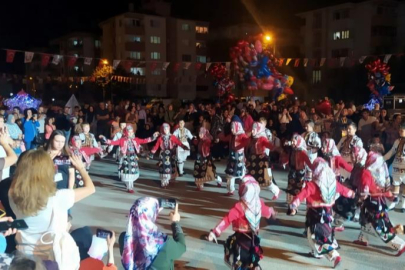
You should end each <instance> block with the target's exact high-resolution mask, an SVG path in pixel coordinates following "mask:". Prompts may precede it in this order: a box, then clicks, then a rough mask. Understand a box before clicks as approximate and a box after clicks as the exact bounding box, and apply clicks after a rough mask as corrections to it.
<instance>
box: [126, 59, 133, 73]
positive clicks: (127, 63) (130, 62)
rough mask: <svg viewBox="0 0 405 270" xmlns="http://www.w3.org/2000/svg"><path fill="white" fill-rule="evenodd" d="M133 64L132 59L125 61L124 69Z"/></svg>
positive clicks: (128, 69)
mask: <svg viewBox="0 0 405 270" xmlns="http://www.w3.org/2000/svg"><path fill="white" fill-rule="evenodd" d="M133 64H134V62H132V61H125V64H124V68H125V70H127V71H130V70H131V67H132V65H133Z"/></svg>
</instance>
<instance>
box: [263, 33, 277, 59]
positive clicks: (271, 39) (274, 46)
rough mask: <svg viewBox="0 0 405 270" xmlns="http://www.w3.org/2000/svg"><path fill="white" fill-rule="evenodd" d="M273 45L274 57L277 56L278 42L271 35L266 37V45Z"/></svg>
mask: <svg viewBox="0 0 405 270" xmlns="http://www.w3.org/2000/svg"><path fill="white" fill-rule="evenodd" d="M271 42H272V43H273V55H274V56H276V42H275V41H274V40H273V37H272V36H271V35H265V36H264V43H266V44H269V43H271Z"/></svg>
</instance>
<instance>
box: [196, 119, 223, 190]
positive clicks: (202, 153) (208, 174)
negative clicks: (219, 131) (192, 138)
mask: <svg viewBox="0 0 405 270" xmlns="http://www.w3.org/2000/svg"><path fill="white" fill-rule="evenodd" d="M211 138H212V137H211V135H210V133H209V131H208V129H206V128H204V127H202V128H200V134H199V140H198V141H196V142H197V159H196V160H195V162H194V179H195V184H196V185H197V190H198V191H200V190H202V189H203V187H204V183H207V182H210V181H214V180H215V181H216V182H217V185H218V187H220V186H221V183H222V179H221V177H219V175H217V174H216V167H215V165H214V162H213V160H212V156H211Z"/></svg>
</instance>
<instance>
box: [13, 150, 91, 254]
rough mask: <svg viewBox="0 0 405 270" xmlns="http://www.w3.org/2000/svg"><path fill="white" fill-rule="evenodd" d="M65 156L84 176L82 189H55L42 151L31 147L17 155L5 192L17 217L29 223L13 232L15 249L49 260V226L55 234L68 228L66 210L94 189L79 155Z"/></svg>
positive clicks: (48, 160)
mask: <svg viewBox="0 0 405 270" xmlns="http://www.w3.org/2000/svg"><path fill="white" fill-rule="evenodd" d="M68 158H69V160H70V163H71V164H72V165H73V166H74V167H75V168H76V170H78V171H79V172H80V174H81V175H82V177H83V181H84V186H83V187H82V188H79V189H75V190H71V189H61V190H57V188H56V186H55V183H54V176H55V169H54V166H53V162H52V159H51V158H50V157H49V154H48V153H47V152H45V151H44V150H30V151H28V152H27V153H25V154H24V155H22V157H21V158H20V160H19V162H18V165H17V169H16V172H15V174H14V177H13V180H12V183H11V187H10V190H9V192H8V197H9V200H10V207H11V209H12V211H13V212H14V213H15V215H16V219H24V221H25V222H26V224H27V225H28V229H26V230H23V231H18V232H17V234H16V243H17V250H18V251H20V252H23V253H25V254H27V255H34V256H37V257H39V258H41V259H42V260H52V257H53V241H51V240H50V239H48V238H49V236H48V235H50V233H49V232H50V228H54V229H55V231H56V230H57V231H56V233H58V232H66V231H67V230H68V229H69V226H68V215H67V211H68V209H70V208H72V207H73V205H74V204H75V203H76V202H78V201H81V200H82V199H84V198H86V197H88V196H90V195H91V194H93V193H94V192H95V188H94V185H93V182H92V180H91V178H90V176H89V175H88V173H87V172H86V168H85V166H84V164H83V162H82V161H81V160H80V157H77V156H70V157H68ZM38 168H40V169H38ZM51 230H52V229H51Z"/></svg>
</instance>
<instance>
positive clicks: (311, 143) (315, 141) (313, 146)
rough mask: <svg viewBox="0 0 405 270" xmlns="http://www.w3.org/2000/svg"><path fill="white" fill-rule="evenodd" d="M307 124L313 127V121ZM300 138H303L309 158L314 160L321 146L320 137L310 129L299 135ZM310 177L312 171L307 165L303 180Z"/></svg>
mask: <svg viewBox="0 0 405 270" xmlns="http://www.w3.org/2000/svg"><path fill="white" fill-rule="evenodd" d="M309 125H312V127H314V123H312V122H311V123H309ZM301 137H302V138H304V140H305V143H306V145H307V155H308V157H309V160H310V161H311V163H312V162H314V160H315V159H316V158H317V157H318V150H319V149H320V148H321V146H322V144H321V139H320V138H319V136H318V133H316V132H314V131H311V132H305V133H303V134H302V135H301ZM311 179H312V171H311V169H309V168H308V167H307V171H306V175H305V180H306V181H311Z"/></svg>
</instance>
